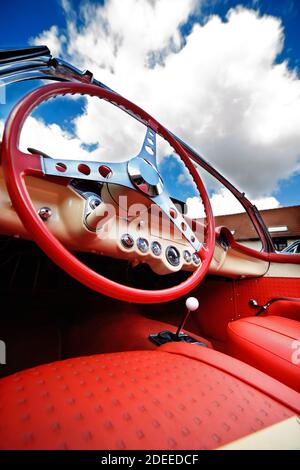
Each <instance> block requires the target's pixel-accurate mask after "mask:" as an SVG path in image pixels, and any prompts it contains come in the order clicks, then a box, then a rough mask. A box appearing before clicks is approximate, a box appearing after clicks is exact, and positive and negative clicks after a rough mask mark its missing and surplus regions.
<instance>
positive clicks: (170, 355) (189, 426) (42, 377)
mask: <svg viewBox="0 0 300 470" xmlns="http://www.w3.org/2000/svg"><path fill="white" fill-rule="evenodd" d="M0 390H1V394H0V396H1V398H0V447H1V448H4V449H110V450H116V449H125V450H126V449H170V450H176V449H212V448H216V447H219V446H221V445H224V444H226V443H227V442H231V441H233V440H235V439H237V438H240V437H242V436H245V435H248V434H250V433H252V432H254V431H257V430H259V429H262V428H265V427H267V426H269V425H272V424H274V423H277V422H280V421H282V420H284V419H286V418H288V417H290V416H293V415H295V414H299V413H300V395H299V394H298V393H296V392H295V391H294V390H291V389H289V388H287V387H286V386H285V385H282V384H280V383H279V382H277V381H275V380H273V379H272V378H270V377H268V376H266V375H265V374H263V373H261V372H259V371H255V370H254V369H253V368H252V367H250V366H248V365H247V364H243V363H241V362H240V361H237V360H236V359H234V358H230V357H228V356H225V355H224V354H222V353H218V352H217V351H214V350H212V349H209V348H202V347H199V346H195V345H189V344H186V345H184V344H177V343H170V344H168V345H165V346H162V347H161V348H159V349H158V350H156V351H133V352H123V353H113V354H103V355H97V356H87V357H81V358H76V359H69V360H65V361H60V362H56V363H52V364H48V365H44V366H39V367H36V368H34V369H30V370H26V371H24V372H19V373H17V374H14V375H11V376H9V377H6V378H5V379H2V380H1V381H0Z"/></svg>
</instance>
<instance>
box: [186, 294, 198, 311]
mask: <svg viewBox="0 0 300 470" xmlns="http://www.w3.org/2000/svg"><path fill="white" fill-rule="evenodd" d="M185 306H186V308H187V309H188V310H189V311H190V312H194V311H195V310H197V308H199V301H198V299H196V297H188V298H187V299H186V301H185Z"/></svg>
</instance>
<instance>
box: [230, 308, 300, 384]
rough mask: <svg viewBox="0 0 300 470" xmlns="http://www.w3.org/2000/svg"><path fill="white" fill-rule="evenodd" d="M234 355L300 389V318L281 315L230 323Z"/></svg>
mask: <svg viewBox="0 0 300 470" xmlns="http://www.w3.org/2000/svg"><path fill="white" fill-rule="evenodd" d="M228 334H229V352H230V354H231V355H232V356H234V357H236V358H238V359H240V360H242V361H244V362H247V363H248V364H251V365H252V366H254V367H256V368H258V369H260V370H262V371H264V372H266V373H267V374H269V375H271V376H272V377H275V378H276V379H278V380H280V381H281V382H283V383H285V384H287V385H288V386H289V387H292V388H294V389H295V390H297V391H300V360H299V359H300V351H299V350H300V341H299V340H300V322H298V321H295V320H291V319H289V318H283V317H278V316H261V317H247V318H242V319H240V320H237V321H233V322H231V323H229V324H228Z"/></svg>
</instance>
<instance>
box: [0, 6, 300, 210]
mask: <svg viewBox="0 0 300 470" xmlns="http://www.w3.org/2000/svg"><path fill="white" fill-rule="evenodd" d="M121 1H122V0H120V2H121ZM81 3H82V2H79V1H78V0H72V2H71V4H72V7H73V9H74V10H76V11H78V9H79V6H80V4H81ZM90 3H94V4H96V5H98V4H100V3H103V2H99V1H93V2H90ZM237 5H243V6H244V7H247V8H252V9H253V8H254V9H255V10H258V11H259V12H260V14H261V15H264V14H268V15H272V16H275V17H278V18H280V19H281V21H282V25H283V27H284V34H285V40H284V47H283V50H282V52H281V53H280V54H279V55H277V57H276V63H281V62H282V61H284V60H286V61H288V64H289V69H290V70H292V69H293V70H294V71H295V73H297V74H298V76H299V74H300V41H299V30H300V2H296V1H293V0H286V1H283V0H282V1H280V0H277V1H274V0H273V1H271V0H258V1H250V0H249V1H236V0H227V1H222V2H221V1H218V0H208V1H206V2H204V3H203V5H202V7H201V11H200V10H199V11H195V12H194V13H193V14H192V15H191V16H190V17H189V20H188V21H187V22H185V23H184V24H183V25H181V26H180V31H181V33H182V35H183V37H188V35H189V34H190V32H191V30H192V28H193V26H194V24H195V23H200V24H205V23H206V22H207V18H208V17H209V16H210V15H218V16H219V17H220V18H221V19H222V20H223V21H226V15H227V12H228V10H229V9H230V8H233V7H236V6H237ZM1 13H2V19H3V21H2V22H1V23H2V24H1V29H0V44H1V46H3V47H18V46H26V45H27V44H29V43H30V41H31V39H32V38H34V37H36V36H38V35H40V34H41V33H42V32H43V31H46V30H49V29H50V28H51V27H52V26H53V25H56V26H57V27H58V29H59V30H60V32H61V33H62V34H63V33H64V32H65V31H66V14H65V12H64V11H63V9H62V6H61V2H60V1H59V0H47V1H46V2H41V1H39V2H37V1H34V0H27V1H26V2H24V1H21V0H12V1H11V2H4V3H3V5H1ZM80 22H81V20H80V18H78V19H77V26H78V30H79V29H80V27H81V24H80ZM76 65H77V66H79V67H80V66H81V64H80V63H76ZM101 78H102V77H101V76H100V77H99V79H100V80H101ZM35 85H36V84H35ZM108 85H111V83H108ZM112 86H113V85H112ZM32 87H33V84H32V83H25V84H19V85H17V86H14V87H12V88H11V89H8V91H7V99H8V105H7V106H5V105H1V106H0V118H1V117H5V116H6V114H7V111H8V108H9V106H10V103H11V102H12V101H14V100H15V99H16V98H17V97H18V96H21V95H22V94H23V93H24V92H25V91H27V90H29V89H31V88H32ZM121 91H122V90H121ZM76 106H77V109H76V110H75V112H76V113H77V114H80V113H81V112H82V110H83V106H84V103H83V101H78V103H77V104H76ZM68 111H69V109H68V106H67V105H66V106H65V107H64V108H61V107H57V108H55V106H52V108H51V109H50V111H49V112H48V114H47V115H46V117H47V120H48V121H49V122H51V120H52V119H54V117H55V118H57V117H58V116H60V117H61V120H62V122H65V125H66V128H67V129H68V130H70V127H68V126H69V121H68V119H67V114H68ZM186 140H188V137H187V139H186ZM197 148H198V150H199V151H200V152H201V151H202V148H201V141H200V143H199V145H198V146H197ZM298 155H300V148H299V154H298ZM204 156H205V157H206V154H205V153H204ZM209 159H210V158H209ZM217 166H218V162H217ZM175 170H176V165H175V166H174V168H172V169H171V170H170V171H169V184H170V185H173V184H174V183H175V181H176V174H175ZM177 170H178V168H177ZM224 171H225V173H226V165H225V167H224ZM227 176H228V177H229V178H230V177H231V176H232V175H230V174H227ZM241 181H242V180H241ZM238 183H239V181H238ZM299 186H300V174H299V173H298V174H296V175H292V176H290V177H289V179H285V180H283V181H277V186H276V187H275V188H273V190H272V193H271V194H272V196H275V197H276V199H277V200H278V201H279V203H280V204H281V205H294V204H299V200H300V197H299ZM175 187H176V192H177V196H179V197H186V196H187V195H188V191H187V189H188V187H187V185H184V184H181V185H177V186H176V185H175ZM239 189H243V187H241V186H240V185H239Z"/></svg>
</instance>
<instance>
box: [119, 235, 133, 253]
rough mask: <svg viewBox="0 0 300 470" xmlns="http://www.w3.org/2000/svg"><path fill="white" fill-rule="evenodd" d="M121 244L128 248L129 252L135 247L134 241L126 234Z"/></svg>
mask: <svg viewBox="0 0 300 470" xmlns="http://www.w3.org/2000/svg"><path fill="white" fill-rule="evenodd" d="M121 243H122V245H123V246H124V248H127V249H128V250H129V249H130V248H132V247H133V245H134V240H133V238H132V236H131V235H129V233H124V235H122V237H121Z"/></svg>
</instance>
